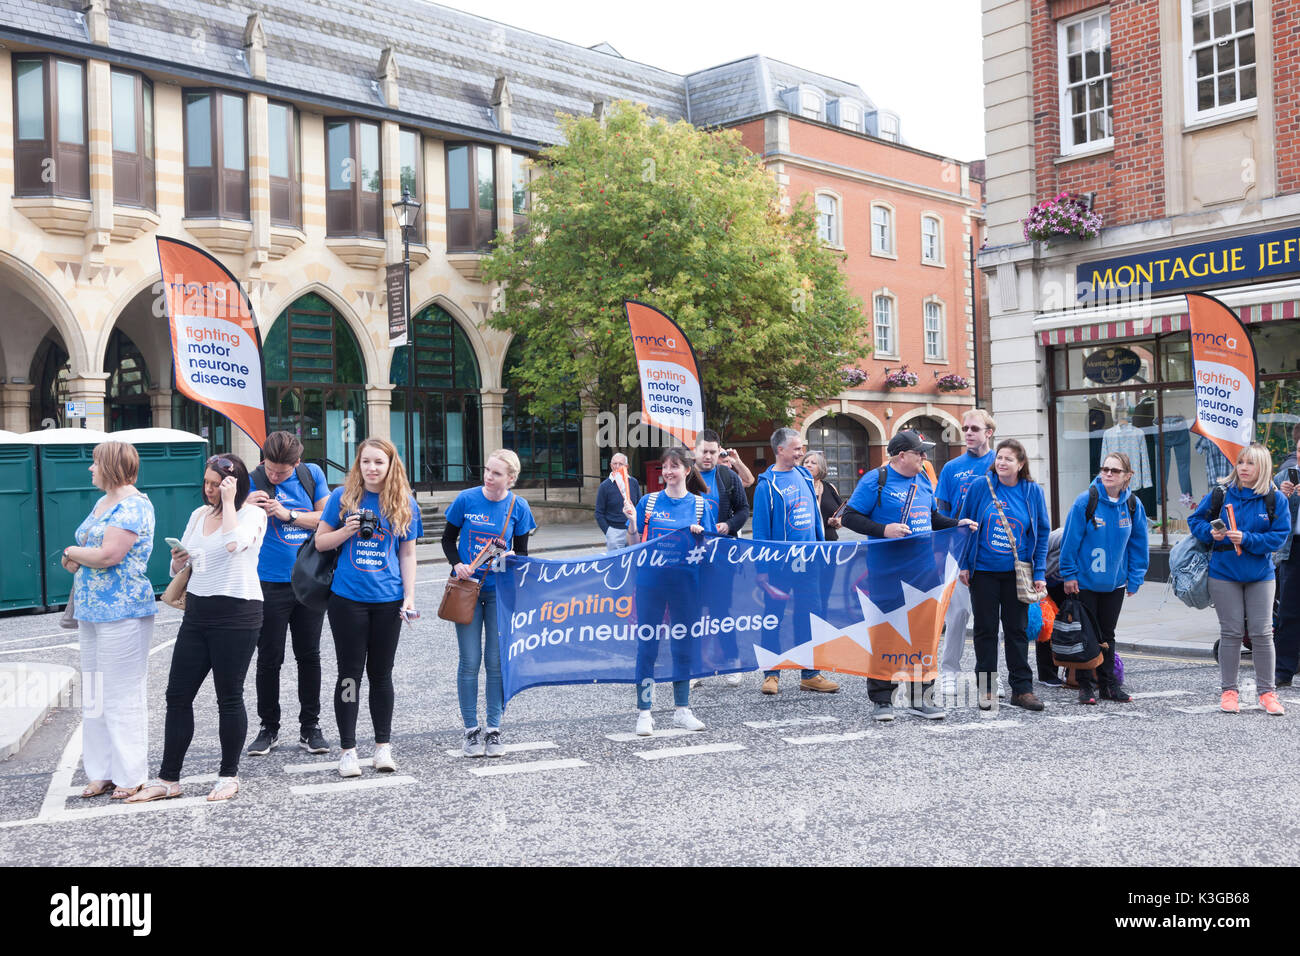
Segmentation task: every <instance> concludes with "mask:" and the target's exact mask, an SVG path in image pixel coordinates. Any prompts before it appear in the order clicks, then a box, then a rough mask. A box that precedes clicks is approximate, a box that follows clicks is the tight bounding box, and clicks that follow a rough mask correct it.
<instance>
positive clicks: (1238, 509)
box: [1187, 482, 1291, 584]
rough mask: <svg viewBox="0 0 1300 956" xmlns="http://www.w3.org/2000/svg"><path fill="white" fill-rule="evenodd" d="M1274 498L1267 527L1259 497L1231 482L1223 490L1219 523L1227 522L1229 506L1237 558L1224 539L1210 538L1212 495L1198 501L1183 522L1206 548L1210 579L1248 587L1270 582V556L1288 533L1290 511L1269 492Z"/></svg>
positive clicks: (1282, 497) (1278, 496)
mask: <svg viewBox="0 0 1300 956" xmlns="http://www.w3.org/2000/svg"><path fill="white" fill-rule="evenodd" d="M1269 494H1271V495H1274V496H1275V497H1274V500H1273V506H1274V507H1273V510H1274V514H1273V523H1272V525H1270V524H1269V523H1268V509H1267V506H1266V505H1265V504H1264V497H1263V495H1259V494H1256V493H1255V492H1254V491H1252V490H1251V489H1249V488H1241V487H1239V486H1238V485H1237V484H1236V483H1235V482H1233V483H1232V484H1230V485H1228V486H1226V489H1225V492H1224V496H1223V513H1222V516H1221V517H1222V518H1223V523H1224V524H1226V525H1228V526H1229V527H1231V524H1230V523H1229V522H1228V505H1232V510H1233V513H1234V515H1235V517H1236V519H1237V529H1238V530H1239V531H1241V532H1242V535H1241V555H1240V556H1238V555H1237V551H1236V549H1235V548H1233V546H1232V542H1231V541H1229V540H1228V539H1227V538H1224V539H1223V540H1222V541H1215V540H1214V537H1213V536H1212V535H1211V534H1210V522H1211V521H1213V520H1214V519H1215V518H1216V517H1220V515H1212V514H1210V499H1211V498H1213V497H1214V491H1213V489H1211V491H1210V493H1209V494H1208V495H1206V496H1205V497H1204V498H1202V499H1201V503H1200V504H1199V505H1197V507H1196V510H1195V511H1193V512H1192V513H1191V514H1190V515H1189V516H1188V518H1187V526H1188V527H1189V528H1191V529H1192V534H1194V535H1196V537H1197V539H1198V540H1200V541H1204V542H1205V543H1206V544H1208V545H1209V546H1210V577H1212V578H1217V579H1219V580H1220V581H1236V582H1238V583H1240V584H1251V583H1253V582H1255V581H1269V580H1272V578H1273V573H1274V572H1273V552H1274V551H1276V550H1277V549H1278V548H1280V547H1282V542H1283V541H1285V540H1286V536H1287V535H1288V534H1290V533H1291V509H1290V507H1289V506H1288V505H1287V500H1286V496H1285V495H1283V494H1282V492H1280V491H1276V490H1274V489H1272V488H1270V489H1269Z"/></svg>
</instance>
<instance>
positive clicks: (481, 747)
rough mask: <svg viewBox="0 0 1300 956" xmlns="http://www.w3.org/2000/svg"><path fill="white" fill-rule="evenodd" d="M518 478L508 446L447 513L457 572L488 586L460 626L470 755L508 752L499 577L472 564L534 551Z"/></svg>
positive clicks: (460, 678) (459, 691) (446, 539)
mask: <svg viewBox="0 0 1300 956" xmlns="http://www.w3.org/2000/svg"><path fill="white" fill-rule="evenodd" d="M518 477H519V456H518V455H516V454H515V453H514V452H512V451H510V450H509V449H506V448H502V449H499V450H497V451H494V452H493V453H492V454H490V455H488V457H487V461H486V462H484V464H483V486H482V487H481V488H469V489H467V490H465V491H462V492H461V493H460V494H459V495H457V496H456V500H455V501H453V502H452V503H451V507H450V508H448V509H447V527H446V529H445V530H444V531H443V533H442V552H443V554H445V555H446V556H447V563H448V564H450V565H451V567H452V573H453V574H455V575H456V577H458V578H461V579H462V580H469V579H470V578H471V577H477V578H478V579H479V581H481V582H482V584H481V586H480V588H479V592H478V603H477V604H476V605H475V606H474V618H473V620H471V621H470V622H469V623H468V624H457V625H456V642H457V644H458V645H459V648H458V649H459V651H460V660H459V662H458V663H457V665H456V697H457V699H458V701H459V703H460V716H461V720H462V721H463V722H464V724H465V740H464V743H463V745H462V746H463V750H464V753H465V756H467V757H482V756H484V755H486V756H488V757H500V756H501V755H502V754H504V753H505V751H504V750H503V749H502V744H501V718H502V716H504V714H505V689H504V688H503V687H502V685H501V645H500V643H499V642H498V640H497V588H496V576H495V575H494V574H492V573H491V572H490V571H489V570H488V568H487V566H486V565H484V566H480V567H479V568H478V570H477V571H474V572H471V571H470V569H469V566H470V565H471V564H472V563H473V562H474V559H475V558H476V557H477V556H478V554H479V552H480V551H482V550H483V548H487V547H493V546H496V547H500V548H501V549H502V550H509V551H513V552H514V553H516V554H527V553H528V535H529V534H531V533H532V532H533V531H536V530H537V522H536V521H534V520H533V513H532V511H531V510H530V509H529V507H528V502H527V501H525V500H524V499H523V498H521V497H519V496H518V495H517V494H515V493H514V492H513V491H511V490H510V489H511V488H512V487H514V483H515V480H516V479H517V478H518ZM480 669H486V671H487V682H486V683H487V687H486V694H487V731H486V732H482V731H481V730H480V728H479V722H478V674H479V670H480ZM480 735H481V739H480Z"/></svg>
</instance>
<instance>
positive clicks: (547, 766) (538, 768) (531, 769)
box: [470, 758, 591, 777]
mask: <svg viewBox="0 0 1300 956" xmlns="http://www.w3.org/2000/svg"><path fill="white" fill-rule="evenodd" d="M589 766H591V764H589V763H587V761H585V760H578V759H577V758H570V759H568V760H534V761H532V762H531V763H507V764H486V765H485V766H481V767H474V768H473V769H471V770H470V773H472V774H473V775H474V776H476V777H499V776H503V775H504V774H508V773H541V772H543V771H545V770H569V769H570V768H573V767H589Z"/></svg>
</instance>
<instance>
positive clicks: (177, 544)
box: [163, 538, 185, 551]
mask: <svg viewBox="0 0 1300 956" xmlns="http://www.w3.org/2000/svg"><path fill="white" fill-rule="evenodd" d="M163 540H164V541H166V542H167V547H169V548H171V549H172V550H173V551H184V550H185V545H183V544H181V539H180V538H163Z"/></svg>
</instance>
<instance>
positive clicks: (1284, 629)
mask: <svg viewBox="0 0 1300 956" xmlns="http://www.w3.org/2000/svg"><path fill="white" fill-rule="evenodd" d="M1277 570H1278V582H1277V593H1278V605H1277V608H1278V610H1277V626H1276V627H1274V628H1273V647H1274V648H1275V649H1276V650H1277V667H1276V672H1277V679H1278V680H1288V681H1289V680H1291V679H1292V678H1294V677H1295V673H1296V669H1297V665H1298V664H1300V660H1297V659H1298V658H1300V541H1296V540H1295V539H1294V538H1292V539H1291V554H1290V556H1289V557H1288V558H1287V559H1286V560H1285V561H1283V562H1282V564H1281V565H1280V566H1279V567H1278V569H1277Z"/></svg>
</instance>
